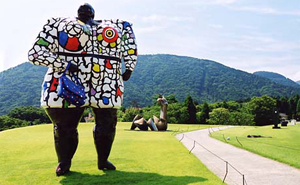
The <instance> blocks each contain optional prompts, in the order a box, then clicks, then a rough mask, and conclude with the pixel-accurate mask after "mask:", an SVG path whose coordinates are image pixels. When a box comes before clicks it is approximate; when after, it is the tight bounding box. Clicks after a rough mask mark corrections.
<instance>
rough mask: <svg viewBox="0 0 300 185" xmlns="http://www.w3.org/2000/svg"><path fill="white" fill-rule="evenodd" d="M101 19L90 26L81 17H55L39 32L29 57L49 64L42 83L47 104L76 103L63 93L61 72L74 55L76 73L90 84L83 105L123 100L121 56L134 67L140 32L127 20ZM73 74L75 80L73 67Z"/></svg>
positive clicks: (116, 104)
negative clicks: (61, 96)
mask: <svg viewBox="0 0 300 185" xmlns="http://www.w3.org/2000/svg"><path fill="white" fill-rule="evenodd" d="M98 22H99V25H93V26H90V25H86V24H84V23H83V22H81V21H79V20H76V19H75V18H74V19H71V18H51V19H49V20H48V22H47V24H46V25H45V26H44V27H43V30H42V31H41V32H40V33H39V35H38V37H37V39H36V41H35V43H34V45H33V47H32V49H30V51H29V53H28V58H29V61H30V62H31V63H32V64H34V65H42V66H47V67H48V68H49V69H48V71H47V73H46V75H45V78H44V82H43V85H42V96H41V106H42V107H44V108H50V107H51V108H68V107H75V106H74V105H72V104H70V103H69V102H67V101H65V100H64V99H62V98H60V97H58V96H57V93H58V92H57V86H58V78H59V77H60V76H61V75H62V72H63V71H64V70H65V68H66V66H67V63H68V62H69V61H71V62H72V63H73V64H75V65H77V66H78V68H79V72H78V73H77V72H76V73H75V75H77V77H78V79H79V81H80V82H81V84H82V85H83V86H84V88H85V94H86V99H85V104H84V105H83V107H86V106H90V107H95V108H118V107H120V106H121V104H122V101H123V92H124V84H123V79H122V75H121V74H122V71H121V67H122V65H121V61H122V59H123V61H124V63H125V68H126V69H127V70H130V71H133V70H134V67H135V65H136V61H137V46H136V42H135V36H134V33H133V30H132V27H131V24H129V23H128V22H126V21H121V20H118V19H117V20H101V21H98ZM67 76H68V77H70V78H71V79H72V80H73V81H75V79H74V78H73V77H72V75H71V74H70V73H68V72H67Z"/></svg>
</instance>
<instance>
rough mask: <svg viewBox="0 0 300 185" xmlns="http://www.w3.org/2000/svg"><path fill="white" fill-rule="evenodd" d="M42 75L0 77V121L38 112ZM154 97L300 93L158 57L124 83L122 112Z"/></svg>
mask: <svg viewBox="0 0 300 185" xmlns="http://www.w3.org/2000/svg"><path fill="white" fill-rule="evenodd" d="M46 70H47V68H46V67H42V66H34V65H32V64H30V63H28V62H26V63H23V64H21V65H19V66H17V67H14V68H11V69H9V70H6V71H4V72H1V74H0V76H1V83H0V115H4V114H7V113H8V112H9V111H10V110H12V109H14V108H16V107H20V106H29V105H33V106H36V107H39V105H40V103H39V101H40V91H41V84H42V82H43V78H44V74H45V73H46ZM158 93H161V94H163V95H165V96H168V95H171V94H173V95H175V96H176V98H177V99H178V101H180V102H183V101H184V100H185V98H186V97H187V95H191V96H192V97H193V99H194V101H196V102H198V103H199V104H201V103H204V102H207V103H214V102H222V101H229V100H232V101H237V100H243V99H249V98H251V97H254V96H263V95H268V96H273V97H277V96H283V97H291V96H294V95H295V94H300V88H293V87H289V86H284V85H281V84H278V83H275V82H273V81H271V80H269V79H267V78H264V77H260V76H257V75H253V74H250V73H247V72H244V71H240V70H236V69H233V68H229V67H227V66H224V65H222V64H220V63H217V62H214V61H210V60H204V59H197V58H192V57H184V56H176V55H162V54H160V55H140V56H139V58H138V63H137V66H136V68H135V70H134V72H133V74H132V76H131V78H130V79H129V81H127V82H125V92H124V103H123V106H124V107H125V108H128V107H132V106H134V107H146V106H150V105H152V97H153V96H155V95H156V94H158Z"/></svg>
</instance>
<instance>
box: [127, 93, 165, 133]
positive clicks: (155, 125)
mask: <svg viewBox="0 0 300 185" xmlns="http://www.w3.org/2000/svg"><path fill="white" fill-rule="evenodd" d="M157 102H159V103H160V116H159V118H157V117H156V116H155V115H153V120H152V119H151V118H149V119H148V121H146V120H145V119H144V118H143V117H142V116H140V115H136V116H135V117H134V119H133V121H132V124H131V128H130V130H134V129H135V128H139V129H140V130H143V131H147V130H148V127H149V128H150V129H151V130H152V131H166V130H167V128H168V123H167V107H168V102H167V100H166V98H165V97H164V96H162V95H161V94H159V95H158V99H157Z"/></svg>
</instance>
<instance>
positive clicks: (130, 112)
mask: <svg viewBox="0 0 300 185" xmlns="http://www.w3.org/2000/svg"><path fill="white" fill-rule="evenodd" d="M137 114H140V110H139V109H137V108H134V107H131V108H128V109H126V110H125V114H124V115H123V118H122V121H124V122H131V121H132V120H133V118H134V117H135V116H136V115H137Z"/></svg>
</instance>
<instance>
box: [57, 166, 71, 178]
mask: <svg viewBox="0 0 300 185" xmlns="http://www.w3.org/2000/svg"><path fill="white" fill-rule="evenodd" d="M70 167H71V164H64V163H58V165H57V167H56V175H57V176H61V175H65V174H67V173H68V172H69V171H70Z"/></svg>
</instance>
